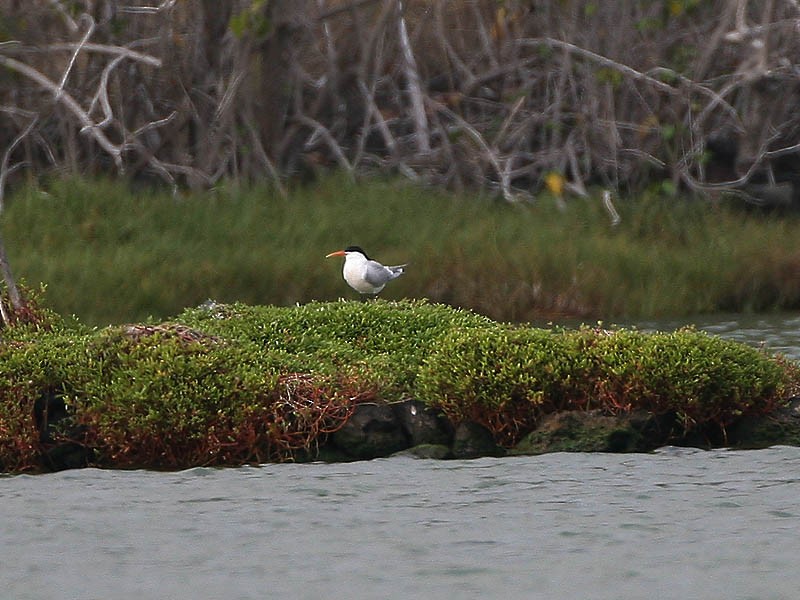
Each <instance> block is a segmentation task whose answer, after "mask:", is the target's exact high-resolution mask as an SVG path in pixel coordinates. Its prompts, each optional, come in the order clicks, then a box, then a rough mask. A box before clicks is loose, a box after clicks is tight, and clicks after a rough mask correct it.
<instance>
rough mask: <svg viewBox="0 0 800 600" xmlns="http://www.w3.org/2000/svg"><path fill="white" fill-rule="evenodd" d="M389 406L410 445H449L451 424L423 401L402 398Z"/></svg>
mask: <svg viewBox="0 0 800 600" xmlns="http://www.w3.org/2000/svg"><path fill="white" fill-rule="evenodd" d="M391 406H392V409H393V410H394V414H395V415H396V416H397V419H398V421H399V422H400V426H401V427H402V428H403V431H404V432H405V434H406V436H407V438H408V441H409V443H410V445H411V446H420V445H425V444H429V445H443V446H449V445H450V444H451V442H452V441H453V426H452V425H451V424H450V422H449V421H448V420H447V419H445V418H444V417H443V416H442V415H441V414H439V413H438V412H436V411H434V410H433V409H431V408H430V407H428V405H426V404H425V403H424V402H420V401H419V400H404V401H402V402H396V403H394V404H392V405H391Z"/></svg>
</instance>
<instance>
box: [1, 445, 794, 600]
mask: <svg viewBox="0 0 800 600" xmlns="http://www.w3.org/2000/svg"><path fill="white" fill-rule="evenodd" d="M0 497H1V498H2V506H3V515H4V518H3V520H2V523H0V532H2V540H3V545H2V549H0V564H1V565H2V567H0V589H2V590H3V593H2V597H3V598H18V599H22V598H37V599H38V598H98V599H101V598H102V599H106V598H117V599H124V598H224V599H228V598H230V599H233V598H242V599H244V598H248V599H249V598H348V599H360V598H387V599H394V598H396V599H398V600H399V599H403V600H405V599H408V598H442V597H446V595H450V594H457V595H458V596H459V597H463V598H570V599H571V598H595V599H602V598H608V599H611V598H614V599H618V598H642V599H645V598H646V599H652V598H681V599H685V598H726V599H729V598H753V599H758V600H764V599H768V598H786V599H789V598H797V596H798V591H797V590H798V589H800V572H798V569H797V557H798V556H800V536H798V535H797V531H798V516H800V508H798V504H797V498H798V497H800V449H797V448H772V449H769V450H759V451H750V452H732V451H715V452H702V451H696V450H678V449H665V450H662V451H660V452H658V453H655V454H649V455H647V454H638V455H610V454H551V455H546V456H540V457H518V458H506V459H480V460H475V461H446V462H437V461H424V460H414V459H410V458H390V459H383V460H375V461H370V462H362V463H350V464H330V465H327V464H312V465H270V466H265V467H261V468H241V469H192V470H188V471H183V472H178V473H153V472H144V471H127V472H119V471H117V472H114V471H100V470H94V469H87V470H83V471H71V472H64V473H58V474H52V475H44V476H35V477H30V476H21V477H13V478H4V479H0Z"/></svg>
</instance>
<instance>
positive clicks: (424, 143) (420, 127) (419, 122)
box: [397, 0, 431, 154]
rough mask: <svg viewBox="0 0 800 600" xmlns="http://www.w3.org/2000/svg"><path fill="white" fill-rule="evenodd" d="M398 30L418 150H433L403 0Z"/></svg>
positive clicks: (399, 5)
mask: <svg viewBox="0 0 800 600" xmlns="http://www.w3.org/2000/svg"><path fill="white" fill-rule="evenodd" d="M397 12H398V17H397V19H398V23H397V26H398V30H399V32H400V48H401V49H402V51H403V66H404V72H405V76H406V83H407V85H408V94H409V96H410V98H411V114H412V117H413V119H414V130H415V133H416V141H417V150H419V152H420V153H422V154H427V153H429V152H430V151H431V141H430V134H429V132H428V120H427V118H426V117H425V101H424V100H423V95H422V86H421V85H420V82H419V71H418V69H417V61H416V59H415V58H414V52H413V50H412V49H411V41H410V40H409V39H408V30H407V29H406V19H405V17H404V16H403V0H397Z"/></svg>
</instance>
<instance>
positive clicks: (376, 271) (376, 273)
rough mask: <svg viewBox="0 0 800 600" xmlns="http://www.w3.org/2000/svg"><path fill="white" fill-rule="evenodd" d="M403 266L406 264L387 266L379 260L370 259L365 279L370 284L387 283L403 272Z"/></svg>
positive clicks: (365, 271)
mask: <svg viewBox="0 0 800 600" xmlns="http://www.w3.org/2000/svg"><path fill="white" fill-rule="evenodd" d="M403 267H405V265H398V266H396V267H386V266H384V265H382V264H381V263H379V262H377V261H374V260H369V261H367V266H366V267H365V268H364V279H365V280H366V282H367V283H369V284H370V285H374V286H380V285H386V282H387V281H391V280H392V279H394V278H396V277H400V275H402V274H403Z"/></svg>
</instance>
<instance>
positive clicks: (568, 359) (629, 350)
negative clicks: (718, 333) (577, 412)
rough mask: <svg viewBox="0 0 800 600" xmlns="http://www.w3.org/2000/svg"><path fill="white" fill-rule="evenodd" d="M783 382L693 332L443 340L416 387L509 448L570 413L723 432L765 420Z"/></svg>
mask: <svg viewBox="0 0 800 600" xmlns="http://www.w3.org/2000/svg"><path fill="white" fill-rule="evenodd" d="M790 377H791V376H790V375H789V373H788V371H787V369H786V366H785V365H783V364H781V363H780V362H779V361H778V360H776V359H775V358H774V357H770V356H767V355H766V354H764V353H762V352H759V351H758V350H756V349H754V348H751V347H749V346H746V345H744V344H741V343H738V342H734V341H730V340H724V339H721V338H718V337H714V336H711V335H708V334H706V333H703V332H698V331H695V330H692V329H682V330H679V331H676V332H674V333H654V334H648V333H643V332H639V331H635V330H625V329H620V330H616V331H605V330H601V329H592V328H587V327H584V328H581V329H578V330H574V331H569V330H554V331H550V330H537V329H509V328H494V329H489V328H487V329H485V330H478V329H476V330H472V331H467V332H455V333H453V334H452V335H450V336H448V337H447V338H446V339H445V340H444V341H443V343H442V344H440V345H438V346H437V348H436V350H435V352H433V353H432V354H431V355H430V356H429V357H428V358H427V360H426V361H425V363H424V366H423V368H422V370H421V372H420V377H419V386H418V387H419V390H420V393H421V394H422V397H423V398H424V399H425V400H426V401H427V402H429V403H431V404H432V405H434V406H437V407H439V408H441V409H442V411H443V412H444V413H445V414H446V415H447V416H448V417H449V418H451V419H452V420H454V421H456V422H459V421H464V420H472V421H476V422H478V423H481V424H483V425H485V426H487V427H488V428H489V429H490V430H491V431H492V432H493V434H494V435H495V437H496V438H497V440H498V441H499V442H501V443H504V444H506V445H513V444H514V443H515V442H516V441H518V440H519V439H520V437H521V436H522V435H524V434H526V433H528V432H530V431H532V430H533V429H534V428H535V426H536V424H537V423H538V421H539V420H540V418H541V416H542V415H543V414H545V413H548V412H553V411H556V410H562V409H570V408H572V409H575V408H579V409H599V410H601V411H603V412H605V413H608V414H619V413H623V412H631V411H634V410H647V411H652V412H653V413H655V414H668V413H674V414H675V415H676V416H677V417H678V418H679V422H680V423H681V425H682V430H681V431H678V432H676V434H677V435H683V434H685V433H687V432H689V431H691V430H693V429H698V428H704V427H709V426H715V427H719V428H721V429H722V430H723V432H724V429H725V427H726V426H728V425H730V424H731V423H732V422H733V421H734V420H736V419H737V418H739V417H741V416H743V415H749V414H766V413H768V412H770V411H771V410H773V409H774V408H775V407H776V405H777V403H778V402H779V401H780V399H781V397H782V394H783V392H784V390H785V389H786V387H787V386H788V385H789V383H790V381H789V379H790Z"/></svg>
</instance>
